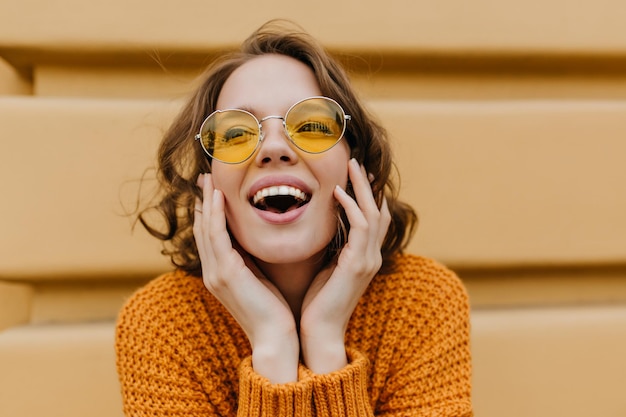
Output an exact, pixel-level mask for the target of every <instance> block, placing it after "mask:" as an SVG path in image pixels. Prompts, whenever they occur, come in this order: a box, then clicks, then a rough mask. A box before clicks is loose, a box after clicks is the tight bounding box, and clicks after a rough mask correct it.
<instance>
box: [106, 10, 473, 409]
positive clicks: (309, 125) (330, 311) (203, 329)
mask: <svg viewBox="0 0 626 417" xmlns="http://www.w3.org/2000/svg"><path fill="white" fill-rule="evenodd" d="M159 164H160V165H159V175H160V180H161V183H162V186H163V187H162V188H163V194H162V196H161V200H160V202H159V203H158V204H157V205H156V206H155V207H153V210H156V213H158V214H160V215H161V216H162V218H163V219H165V224H164V225H161V226H160V227H159V225H158V224H157V225H155V224H153V222H151V221H150V220H149V219H151V218H152V219H153V217H151V216H149V211H145V212H144V213H142V214H141V215H140V220H141V222H142V223H143V224H144V226H146V227H147V228H148V230H149V231H150V232H151V233H152V234H153V235H155V236H156V237H158V238H160V239H162V240H164V241H165V242H166V243H168V246H167V248H166V252H167V253H168V254H169V255H170V256H171V259H172V261H173V263H174V265H175V266H176V267H177V268H176V270H175V271H174V272H171V273H168V274H165V275H163V276H161V277H159V278H157V279H156V280H154V281H152V282H151V283H149V284H148V285H147V286H146V287H144V288H143V289H141V290H139V291H138V292H137V293H136V294H135V295H134V296H133V297H132V299H131V300H129V302H128V303H127V304H126V305H125V307H124V309H123V310H122V312H121V314H120V317H119V322H118V327H117V339H116V347H117V354H118V372H119V375H120V381H121V385H122V392H123V398H124V407H125V412H126V414H127V415H129V416H147V415H154V416H161V415H163V416H165V415H168V416H170V415H181V416H230V415H233V416H234V415H239V416H247V415H255V416H257V415H271V416H330V415H345V416H368V415H369V416H372V415H403V416H406V415H411V416H413V415H414V416H434V415H437V416H470V415H471V413H472V412H471V402H470V354H469V325H468V321H469V320H468V314H469V313H468V302H467V296H466V293H465V291H464V288H463V287H462V285H461V283H460V282H459V280H458V279H457V278H456V277H455V275H454V274H453V273H452V272H450V271H449V270H447V269H445V268H444V267H443V266H441V265H439V264H437V263H435V262H434V261H431V260H428V259H425V258H420V257H416V256H411V255H406V254H402V249H403V248H404V247H405V246H406V244H407V242H408V239H409V238H410V236H411V234H412V232H413V229H414V226H415V223H416V216H415V213H414V211H413V210H412V209H411V208H410V207H409V206H407V205H406V204H404V203H402V202H400V201H399V200H398V199H397V196H396V194H395V191H394V188H393V185H392V182H391V179H390V171H391V169H392V162H391V156H390V150H389V145H388V141H387V139H386V135H385V132H384V130H383V129H382V128H381V127H380V126H379V125H377V124H376V123H375V122H374V121H373V120H372V119H371V117H370V116H369V115H368V114H367V113H366V111H365V110H364V108H363V107H362V105H361V104H360V101H359V100H358V98H357V97H356V96H355V94H354V93H353V91H352V88H351V86H350V83H349V80H348V78H347V77H346V75H345V73H344V72H343V70H342V69H341V68H340V67H339V66H338V65H337V63H335V61H333V59H332V58H331V57H330V56H329V55H328V54H327V53H326V52H325V51H324V50H323V49H322V48H321V47H320V46H319V45H318V44H317V43H316V42H315V41H314V40H313V39H311V38H310V37H309V36H308V35H306V34H304V33H302V32H300V31H298V30H294V29H288V28H285V26H284V25H281V24H278V23H276V22H271V23H269V24H267V25H264V26H263V27H262V28H260V29H259V30H258V31H256V32H255V33H253V34H252V35H251V36H250V37H249V38H248V39H247V40H246V41H245V42H244V43H243V45H242V48H241V51H240V52H239V53H235V54H231V55H228V56H225V57H223V58H222V59H221V60H218V61H217V62H216V63H214V64H213V65H212V66H211V67H210V68H209V69H208V71H207V73H206V75H205V76H204V82H203V83H202V84H201V85H200V86H199V88H198V89H197V90H196V92H195V94H194V95H193V97H192V98H191V100H190V101H189V103H188V104H187V105H186V106H185V108H184V109H183V111H182V112H181V113H180V115H179V116H178V118H177V119H176V120H175V122H174V123H173V125H172V127H171V128H170V130H169V131H168V132H167V133H166V135H165V138H164V140H163V143H162V145H161V149H160V154H159Z"/></svg>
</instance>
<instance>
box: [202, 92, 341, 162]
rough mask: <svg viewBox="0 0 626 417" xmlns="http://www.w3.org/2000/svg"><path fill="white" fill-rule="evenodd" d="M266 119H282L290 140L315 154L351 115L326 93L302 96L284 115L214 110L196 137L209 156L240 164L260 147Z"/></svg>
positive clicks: (328, 145)
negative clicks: (255, 115) (322, 95)
mask: <svg viewBox="0 0 626 417" xmlns="http://www.w3.org/2000/svg"><path fill="white" fill-rule="evenodd" d="M269 119H281V120H282V121H283V127H284V129H285V133H286V134H287V137H288V138H289V140H290V141H291V143H293V144H294V145H295V146H296V147H297V148H298V149H300V150H302V151H304V152H307V153H312V154H316V153H322V152H326V151H327V150H329V149H330V148H332V147H333V146H335V145H336V144H337V143H339V141H340V140H341V138H342V137H343V134H344V132H345V130H346V121H347V120H350V115H347V114H346V113H345V112H344V111H343V109H342V108H341V106H340V105H339V104H338V103H337V102H336V101H335V100H333V99H330V98H328V97H309V98H305V99H304V100H301V101H298V102H297V103H296V104H294V105H293V106H291V107H290V108H289V110H287V113H286V114H285V116H266V117H264V118H262V119H261V120H259V119H257V118H256V117H254V115H253V114H252V113H250V112H247V111H245V110H240V109H229V110H216V111H214V112H213V113H211V114H210V115H209V116H208V117H207V118H206V119H205V120H204V122H203V123H202V126H201V127H200V133H198V134H197V135H196V136H195V139H196V140H199V141H200V144H201V145H202V149H204V151H205V152H206V153H207V154H208V155H209V156H210V157H211V158H213V159H215V160H218V161H220V162H224V163H227V164H240V163H242V162H245V161H247V160H248V159H249V158H250V157H251V156H252V155H253V154H254V152H255V151H256V150H257V148H258V147H259V145H260V143H261V141H262V140H263V129H262V127H261V123H263V122H264V121H266V120H269Z"/></svg>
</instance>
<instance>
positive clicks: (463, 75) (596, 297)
mask: <svg viewBox="0 0 626 417" xmlns="http://www.w3.org/2000/svg"><path fill="white" fill-rule="evenodd" d="M275 17H286V18H290V19H293V20H295V21H297V22H298V23H300V24H301V25H302V26H303V27H304V28H305V29H306V30H308V31H309V32H310V33H312V34H313V35H314V36H316V37H318V38H319V39H320V40H321V41H322V42H323V43H324V44H325V45H326V46H327V47H328V48H329V49H330V50H331V51H332V52H333V53H334V54H336V55H337V56H338V57H339V59H341V60H342V61H343V62H344V63H345V64H346V66H347V67H348V69H349V70H350V73H351V75H352V78H353V81H354V83H355V84H356V85H357V87H358V89H359V91H360V92H361V94H362V96H363V97H364V98H365V99H366V101H367V103H368V105H369V106H370V108H371V110H372V111H373V112H375V113H376V114H377V115H378V116H379V118H380V119H381V120H382V121H383V123H384V124H385V126H386V127H387V128H388V129H389V131H390V133H391V134H392V137H393V141H394V143H393V146H394V149H395V151H396V154H397V159H398V166H399V170H400V173H401V176H402V193H403V195H404V197H405V198H406V199H407V200H409V201H410V202H411V203H412V204H413V205H414V206H415V207H416V208H417V210H418V211H419V213H420V227H419V230H418V234H417V236H416V238H415V239H414V241H413V242H412V245H411V248H410V249H411V251H412V252H416V253H421V254H424V255H427V256H432V257H435V258H437V259H439V260H441V261H443V262H445V263H446V264H448V265H449V266H450V267H452V268H453V269H455V270H456V271H457V272H458V274H459V275H460V277H461V278H462V279H463V281H464V282H465V284H466V286H467V287H468V290H469V292H470V297H471V300H472V326H473V330H472V332H473V333H472V337H473V340H472V348H473V355H474V402H475V409H476V415H477V416H479V417H483V416H484V417H491V416H494V417H495V416H502V415H506V416H511V417H517V416H533V417H542V416H555V415H567V416H574V417H576V416H581V417H582V416H591V415H594V416H596V415H601V416H608V417H611V416H615V417H617V416H624V415H626V397H625V396H624V394H623V393H624V391H625V389H626V355H625V354H624V352H625V351H626V215H625V214H626V186H625V185H624V184H625V183H626V165H625V163H624V162H625V160H626V25H624V18H625V17H626V3H624V2H623V1H618V0H596V1H590V0H579V1H577V2H575V3H571V2H565V1H562V0H551V1H546V0H526V1H519V0H518V1H513V0H502V1H499V2H494V1H487V0H479V1H473V2H457V1H450V0H438V1H427V0H417V1H391V2H386V3H384V5H383V3H380V2H357V1H354V0H350V1H344V2H334V1H328V0H323V1H318V2H315V3H302V2H288V1H285V0H274V1H269V2H265V3H264V4H259V3H258V2H250V1H240V2H215V1H207V0H183V1H178V2H172V1H152V2H147V1H145V0H131V1H128V0H126V1H122V0H112V1H108V2H86V1H78V0H59V1H43V0H21V1H18V0H0V178H1V180H0V187H1V188H0V196H1V197H0V198H1V201H2V204H1V206H0V210H1V212H0V415H2V416H5V415H6V416H35V415H42V414H45V415H47V416H65V417H67V416H79V415H80V416H84V415H91V416H100V415H102V416H105V415H106V416H116V415H117V416H121V408H120V407H121V405H120V396H119V389H118V386H117V380H116V375H115V369H114V352H113V322H114V318H115V315H116V312H117V311H118V309H119V307H120V306H121V304H122V303H123V302H124V300H125V299H126V298H127V297H128V295H129V294H130V293H131V292H132V291H133V290H134V289H135V288H137V286H139V285H141V284H142V283H144V282H146V281H147V280H148V279H150V278H152V277H154V276H155V275H156V274H158V273H159V272H162V271H164V270H167V269H168V268H169V266H168V264H167V261H166V260H165V259H163V258H162V257H161V256H160V255H159V248H160V247H159V244H158V242H155V241H153V240H152V239H151V238H149V237H148V236H147V234H146V233H145V232H143V231H141V230H139V229H136V231H135V232H134V233H132V232H131V229H132V220H131V219H129V218H128V217H126V216H124V213H125V211H127V210H129V209H132V207H133V205H134V203H135V199H136V192H137V190H138V180H139V179H140V178H141V177H142V176H143V175H144V174H145V170H146V168H148V167H150V166H151V165H153V163H154V152H155V149H156V147H157V145H158V142H159V140H160V134H161V132H162V131H163V129H165V128H166V127H167V125H168V123H169V121H171V120H172V118H173V117H174V115H175V114H176V112H177V111H178V109H179V108H180V105H181V102H182V100H183V99H184V97H185V96H186V94H187V93H188V92H189V91H190V90H191V88H192V87H193V80H194V78H195V77H196V76H197V75H198V74H199V73H200V72H201V70H202V69H203V67H204V66H205V65H206V64H207V63H208V62H210V60H211V58H212V57H214V56H215V55H216V54H217V53H219V52H221V51H224V50H226V49H231V48H234V47H236V46H237V44H238V43H239V42H241V41H242V40H243V39H244V38H245V37H246V36H247V35H248V34H249V33H250V32H251V31H253V30H254V29H256V28H257V27H258V26H260V25H261V24H262V23H263V22H264V21H266V20H267V19H270V18H275ZM151 174H152V173H151V172H148V173H147V174H146V175H147V176H148V178H150V176H151ZM149 184H150V183H149V182H148V188H149Z"/></svg>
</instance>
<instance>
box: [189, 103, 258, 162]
mask: <svg viewBox="0 0 626 417" xmlns="http://www.w3.org/2000/svg"><path fill="white" fill-rule="evenodd" d="M201 138H202V146H203V147H204V149H205V150H206V151H207V153H208V154H209V155H211V157H212V158H214V159H217V160H218V161H222V162H226V163H230V164H236V163H239V162H243V161H245V160H246V159H248V158H249V157H250V156H251V155H252V154H253V153H254V150H255V149H256V147H257V144H258V141H259V125H258V123H257V121H256V119H255V118H254V117H253V116H252V115H251V114H249V113H247V112H244V111H241V110H224V111H216V112H215V113H213V114H212V115H211V116H209V118H208V119H207V120H206V121H205V122H204V124H203V125H202V131H201Z"/></svg>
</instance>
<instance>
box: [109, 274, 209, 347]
mask: <svg viewBox="0 0 626 417" xmlns="http://www.w3.org/2000/svg"><path fill="white" fill-rule="evenodd" d="M207 294H208V291H205V290H204V284H203V282H202V279H201V278H198V277H194V276H191V275H188V274H186V273H185V272H182V271H173V272H169V273H166V274H163V275H161V276H159V277H157V278H155V279H153V280H152V281H150V282H149V283H148V284H146V285H145V286H143V287H142V288H140V289H138V290H137V291H136V292H135V293H134V294H133V295H132V296H131V297H130V298H129V299H128V300H127V301H126V303H125V304H124V305H123V307H122V308H121V310H120V312H119V314H118V318H117V333H118V337H121V336H124V335H128V334H134V335H142V336H146V337H149V335H152V336H153V337H154V336H155V335H156V334H159V335H163V334H167V333H166V329H170V330H171V329H172V328H180V325H181V323H183V322H188V321H190V319H192V318H194V316H196V315H198V314H200V313H201V312H202V311H203V310H205V308H204V307H203V305H204V304H206V300H205V299H206V298H207Z"/></svg>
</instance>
